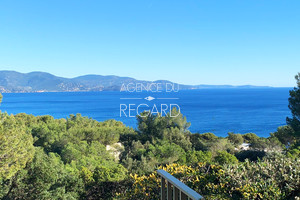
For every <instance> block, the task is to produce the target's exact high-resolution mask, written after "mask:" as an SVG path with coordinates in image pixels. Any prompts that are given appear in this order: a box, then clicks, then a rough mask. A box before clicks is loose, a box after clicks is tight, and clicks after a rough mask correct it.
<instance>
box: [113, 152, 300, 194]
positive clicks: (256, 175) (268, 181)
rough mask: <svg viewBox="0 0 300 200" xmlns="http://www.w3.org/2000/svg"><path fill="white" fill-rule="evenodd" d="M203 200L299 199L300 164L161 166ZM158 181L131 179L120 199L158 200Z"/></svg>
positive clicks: (283, 160) (280, 159)
mask: <svg viewBox="0 0 300 200" xmlns="http://www.w3.org/2000/svg"><path fill="white" fill-rule="evenodd" d="M158 169H163V170H165V171H167V172H169V173H170V174H171V175H173V176H175V177H176V178H177V179H179V180H180V181H182V182H183V183H185V184H186V185H188V186H189V187H191V188H192V189H194V190H195V191H197V192H198V193H199V194H201V195H202V196H204V197H205V198H206V199H218V200H222V199H249V200H250V199H255V200H260V199H276V200H277V199H281V200H285V199H298V198H299V196H300V161H299V159H295V160H292V159H289V158H284V157H272V158H267V159H264V160H263V161H258V162H250V161H248V160H246V161H245V162H243V163H239V164H234V165H224V166H221V165H213V164H207V163H198V164H197V165H194V166H187V165H179V164H170V165H166V166H161V167H159V168H158ZM159 195H160V177H159V176H158V175H157V173H156V172H153V173H151V174H149V175H143V176H138V175H131V185H130V187H129V189H127V191H126V192H124V193H123V194H119V195H118V197H119V198H120V199H144V200H150V199H159V198H160V196H159Z"/></svg>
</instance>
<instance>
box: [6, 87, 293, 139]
mask: <svg viewBox="0 0 300 200" xmlns="http://www.w3.org/2000/svg"><path fill="white" fill-rule="evenodd" d="M290 89H291V88H252V89H237V88H235V89H201V90H182V91H179V92H177V93H147V92H143V93H126V92H118V91H103V92H53V93H5V94H3V102H2V103H1V106H0V109H1V110H2V112H4V111H6V112H7V113H9V114H11V113H12V114H16V113H27V114H33V115H52V116H54V117H55V118H66V117H67V116H69V115H70V114H76V113H81V114H82V115H83V116H88V117H91V118H93V119H96V120H98V121H104V120H107V119H116V120H120V121H122V122H124V123H125V124H126V125H127V126H131V127H134V128H136V127H137V125H136V119H135V118H126V117H124V116H123V117H120V104H127V105H128V104H136V105H139V104H141V103H147V104H149V106H150V107H151V106H153V104H156V105H158V107H159V105H160V104H162V103H163V104H168V105H170V104H178V105H179V106H180V108H181V112H182V113H183V114H184V115H185V116H186V117H187V121H189V122H191V127H190V131H191V132H193V133H195V132H199V133H205V132H212V133H214V134H216V135H217V136H226V135H227V133H228V132H235V133H242V134H244V133H249V132H253V133H256V134H257V135H259V136H261V137H268V136H269V134H270V133H271V132H274V131H276V129H277V127H279V126H283V125H285V124H286V123H285V120H286V117H287V116H290V111H289V109H288V97H289V90H290ZM149 95H150V96H152V97H154V98H175V99H168V100H167V99H164V100H158V99H154V100H152V101H150V102H149V101H147V100H145V99H144V98H145V97H147V96H149ZM123 98H142V99H123ZM177 98H178V99H177Z"/></svg>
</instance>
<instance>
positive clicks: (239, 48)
mask: <svg viewBox="0 0 300 200" xmlns="http://www.w3.org/2000/svg"><path fill="white" fill-rule="evenodd" d="M0 70H15V71H20V72H30V71H45V72H50V73H53V74H55V75H58V76H64V77H75V76H78V75H84V74H101V75H118V76H130V77H134V78H137V79H144V80H158V79H167V80H171V81H174V82H179V83H185V84H232V85H244V84H252V85H269V86H294V85H295V81H294V75H295V74H296V73H297V72H300V1H299V0H288V1H286V0H282V1H278V0H237V1H232V0H226V1H221V0H217V1H215V0H205V1H204V0H182V1H176V0H171V1H167V0H105V1H103V0H94V1H91V0H78V1H76V0H69V1H67V0H35V1H32V0H26V1H24V0H13V1H12V0H0Z"/></svg>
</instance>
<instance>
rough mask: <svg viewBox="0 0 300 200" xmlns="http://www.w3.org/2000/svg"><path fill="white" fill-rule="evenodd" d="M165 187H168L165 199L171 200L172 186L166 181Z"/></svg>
mask: <svg viewBox="0 0 300 200" xmlns="http://www.w3.org/2000/svg"><path fill="white" fill-rule="evenodd" d="M167 185H168V190H167V191H168V193H167V197H168V198H167V199H168V200H172V184H171V183H170V182H169V181H167Z"/></svg>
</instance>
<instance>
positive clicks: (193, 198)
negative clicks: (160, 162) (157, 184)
mask: <svg viewBox="0 0 300 200" xmlns="http://www.w3.org/2000/svg"><path fill="white" fill-rule="evenodd" d="M157 173H158V175H159V176H160V177H161V200H166V199H167V200H172V199H173V200H178V199H179V200H200V199H201V200H204V198H203V197H202V196H201V195H200V194H198V193H197V192H196V191H194V190H192V189H191V188H189V187H188V186H187V185H185V184H184V183H182V182H180V181H179V180H178V179H176V178H175V177H174V176H172V175H171V174H169V173H168V172H166V171H165V170H162V169H160V170H157ZM166 182H167V187H166Z"/></svg>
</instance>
